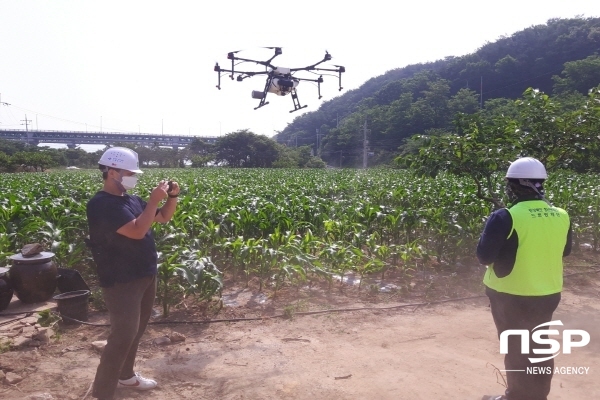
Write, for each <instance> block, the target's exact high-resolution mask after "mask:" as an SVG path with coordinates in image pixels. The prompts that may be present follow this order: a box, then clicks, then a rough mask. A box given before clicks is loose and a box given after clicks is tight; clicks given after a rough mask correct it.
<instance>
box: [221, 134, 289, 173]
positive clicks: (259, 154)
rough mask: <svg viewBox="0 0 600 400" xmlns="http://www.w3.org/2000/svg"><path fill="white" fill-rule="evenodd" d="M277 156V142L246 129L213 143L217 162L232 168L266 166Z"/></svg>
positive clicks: (269, 165) (271, 163)
mask: <svg viewBox="0 0 600 400" xmlns="http://www.w3.org/2000/svg"><path fill="white" fill-rule="evenodd" d="M278 157H279V149H278V147H277V142H275V141H274V140H272V139H270V138H268V137H266V136H262V135H257V134H255V133H252V132H250V131H249V130H247V129H243V130H239V131H236V132H233V133H229V134H227V135H225V136H223V137H220V138H219V139H218V140H217V143H216V144H215V160H216V161H217V163H224V164H226V165H228V166H230V167H234V168H241V167H243V168H261V167H263V168H264V167H267V168H268V167H271V166H272V165H273V163H274V162H275V161H276V160H277V159H278Z"/></svg>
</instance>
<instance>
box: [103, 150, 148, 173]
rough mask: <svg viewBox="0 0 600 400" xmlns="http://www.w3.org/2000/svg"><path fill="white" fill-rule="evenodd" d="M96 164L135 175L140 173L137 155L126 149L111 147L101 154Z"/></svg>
mask: <svg viewBox="0 0 600 400" xmlns="http://www.w3.org/2000/svg"><path fill="white" fill-rule="evenodd" d="M98 164H100V165H105V166H107V167H111V168H116V169H124V170H126V171H131V172H135V173H136V174H141V173H142V170H141V169H140V164H139V161H138V155H137V153H136V152H135V151H133V150H131V149H128V148H127V147H111V148H110V149H108V150H106V151H105V152H104V154H102V157H100V161H98Z"/></svg>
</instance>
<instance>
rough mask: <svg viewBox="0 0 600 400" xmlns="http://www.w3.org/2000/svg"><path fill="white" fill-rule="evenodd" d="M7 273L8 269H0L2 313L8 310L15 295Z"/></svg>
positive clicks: (0, 309)
mask: <svg viewBox="0 0 600 400" xmlns="http://www.w3.org/2000/svg"><path fill="white" fill-rule="evenodd" d="M7 272H8V268H0V311H4V310H6V308H7V307H8V305H9V304H10V301H11V300H12V297H13V293H14V290H13V289H12V286H11V284H10V280H9V278H8V275H7Z"/></svg>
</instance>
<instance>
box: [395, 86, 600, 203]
mask: <svg viewBox="0 0 600 400" xmlns="http://www.w3.org/2000/svg"><path fill="white" fill-rule="evenodd" d="M516 111H517V115H516V116H515V117H511V116H508V115H498V116H496V117H495V118H492V119H490V118H487V119H486V118H484V116H483V113H476V114H471V115H460V116H459V117H458V118H457V120H456V133H452V134H448V135H438V136H433V135H419V136H415V137H413V139H412V142H411V143H412V144H413V145H414V144H420V145H421V147H420V149H419V152H418V153H417V154H414V153H413V154H408V155H406V156H405V157H398V158H397V159H396V161H397V162H398V163H401V164H402V163H404V164H406V165H408V166H409V167H411V168H413V169H414V170H415V171H417V172H418V173H420V174H427V175H432V176H435V175H436V174H437V173H439V172H440V171H448V172H450V173H453V174H456V175H463V176H469V177H471V178H472V179H473V181H474V182H475V184H476V185H477V194H476V195H477V197H479V198H481V199H484V200H486V201H489V202H491V203H493V204H494V206H495V207H502V206H503V203H502V201H501V199H500V195H499V193H497V191H496V189H495V188H497V182H496V181H495V177H496V173H497V172H498V171H504V170H506V168H507V167H508V165H509V162H510V161H512V160H514V159H515V158H517V157H523V156H531V157H535V158H537V159H539V160H540V161H541V162H542V163H544V164H545V166H546V168H547V169H548V170H552V169H555V168H564V167H571V166H573V165H577V166H578V167H579V168H583V167H585V166H586V164H585V162H584V160H585V161H586V162H587V163H588V164H587V167H588V168H589V166H590V165H591V163H592V161H590V160H592V159H593V160H595V162H596V163H597V162H598V159H599V157H598V155H600V152H599V151H600V146H598V145H597V142H598V140H597V132H598V130H599V129H600V87H598V88H595V89H593V90H591V91H590V94H589V99H588V101H587V102H586V103H585V104H584V105H582V107H581V109H579V110H577V111H575V112H565V111H563V110H562V108H561V106H560V104H559V103H557V102H556V101H555V100H554V99H552V98H550V96H548V95H546V94H544V93H543V92H540V91H539V90H534V89H531V88H529V89H527V90H526V91H525V93H524V94H523V99H521V100H519V101H517V102H516ZM582 155H583V156H582ZM597 165H598V164H596V166H597Z"/></svg>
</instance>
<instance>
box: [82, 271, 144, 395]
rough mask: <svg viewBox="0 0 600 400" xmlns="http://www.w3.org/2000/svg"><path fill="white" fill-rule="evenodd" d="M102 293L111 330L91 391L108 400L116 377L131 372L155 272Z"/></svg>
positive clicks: (117, 378) (142, 331) (132, 372)
mask: <svg viewBox="0 0 600 400" xmlns="http://www.w3.org/2000/svg"><path fill="white" fill-rule="evenodd" d="M102 294H103V296H104V302H105V303H106V307H107V308H108V313H109V316H110V334H109V335H108V339H107V343H106V347H105V348H104V351H103V352H102V356H101V357H100V365H98V369H97V371H96V378H95V380H94V389H93V392H92V395H93V396H94V397H96V398H98V399H102V400H105V399H106V400H110V399H112V398H113V396H114V393H115V390H116V388H117V383H118V380H119V379H129V378H131V377H132V376H133V375H134V371H133V366H134V363H135V356H136V354H137V349H138V345H139V343H140V338H141V337H142V335H143V334H144V331H145V330H146V325H147V324H148V320H149V319H150V314H151V313H152V306H153V305H154V298H155V297H156V275H152V276H148V277H144V278H141V279H136V280H134V281H132V282H127V283H116V284H115V285H114V286H111V287H108V288H102Z"/></svg>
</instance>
